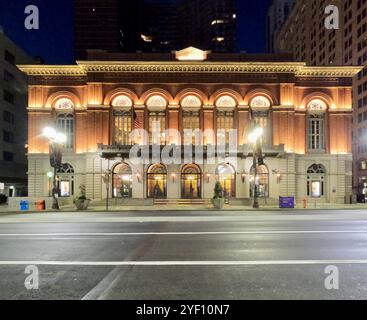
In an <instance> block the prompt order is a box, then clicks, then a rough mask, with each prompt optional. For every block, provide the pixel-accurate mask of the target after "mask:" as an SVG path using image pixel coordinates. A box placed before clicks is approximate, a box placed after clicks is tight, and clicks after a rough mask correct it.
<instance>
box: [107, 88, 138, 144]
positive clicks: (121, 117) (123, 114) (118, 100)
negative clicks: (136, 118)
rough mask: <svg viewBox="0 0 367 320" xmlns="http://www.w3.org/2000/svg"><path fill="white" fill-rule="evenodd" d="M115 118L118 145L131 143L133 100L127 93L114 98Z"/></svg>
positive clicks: (115, 134) (115, 136)
mask: <svg viewBox="0 0 367 320" xmlns="http://www.w3.org/2000/svg"><path fill="white" fill-rule="evenodd" d="M111 105H112V107H113V119H114V142H115V143H116V144H118V145H123V146H129V145H131V144H132V143H131V137H130V133H131V131H132V111H131V107H132V106H133V102H132V100H131V99H130V98H129V97H128V96H126V95H119V96H117V97H115V98H114V99H113V100H112V103H111Z"/></svg>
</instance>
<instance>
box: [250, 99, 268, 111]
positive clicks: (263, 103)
mask: <svg viewBox="0 0 367 320" xmlns="http://www.w3.org/2000/svg"><path fill="white" fill-rule="evenodd" d="M270 106H271V102H270V100H269V99H268V98H267V97H265V96H256V97H254V98H253V99H252V100H251V103H250V107H251V108H270Z"/></svg>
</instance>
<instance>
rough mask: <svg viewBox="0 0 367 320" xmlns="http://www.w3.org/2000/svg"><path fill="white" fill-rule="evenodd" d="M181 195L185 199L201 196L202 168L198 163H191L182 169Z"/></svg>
mask: <svg viewBox="0 0 367 320" xmlns="http://www.w3.org/2000/svg"><path fill="white" fill-rule="evenodd" d="M181 188H182V192H181V196H182V198H183V199H200V198H201V170H200V168H199V167H198V166H197V165H196V164H189V165H186V166H184V167H183V169H182V171H181Z"/></svg>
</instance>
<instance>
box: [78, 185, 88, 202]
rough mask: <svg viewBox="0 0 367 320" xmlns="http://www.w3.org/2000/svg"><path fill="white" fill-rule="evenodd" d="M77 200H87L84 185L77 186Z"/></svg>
mask: <svg viewBox="0 0 367 320" xmlns="http://www.w3.org/2000/svg"><path fill="white" fill-rule="evenodd" d="M77 200H87V190H86V187H85V184H81V185H80V186H79V196H78V198H77Z"/></svg>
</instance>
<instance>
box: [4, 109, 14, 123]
mask: <svg viewBox="0 0 367 320" xmlns="http://www.w3.org/2000/svg"><path fill="white" fill-rule="evenodd" d="M3 120H4V121H5V122H7V123H11V124H14V114H12V113H11V112H9V111H6V110H4V111H3Z"/></svg>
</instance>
